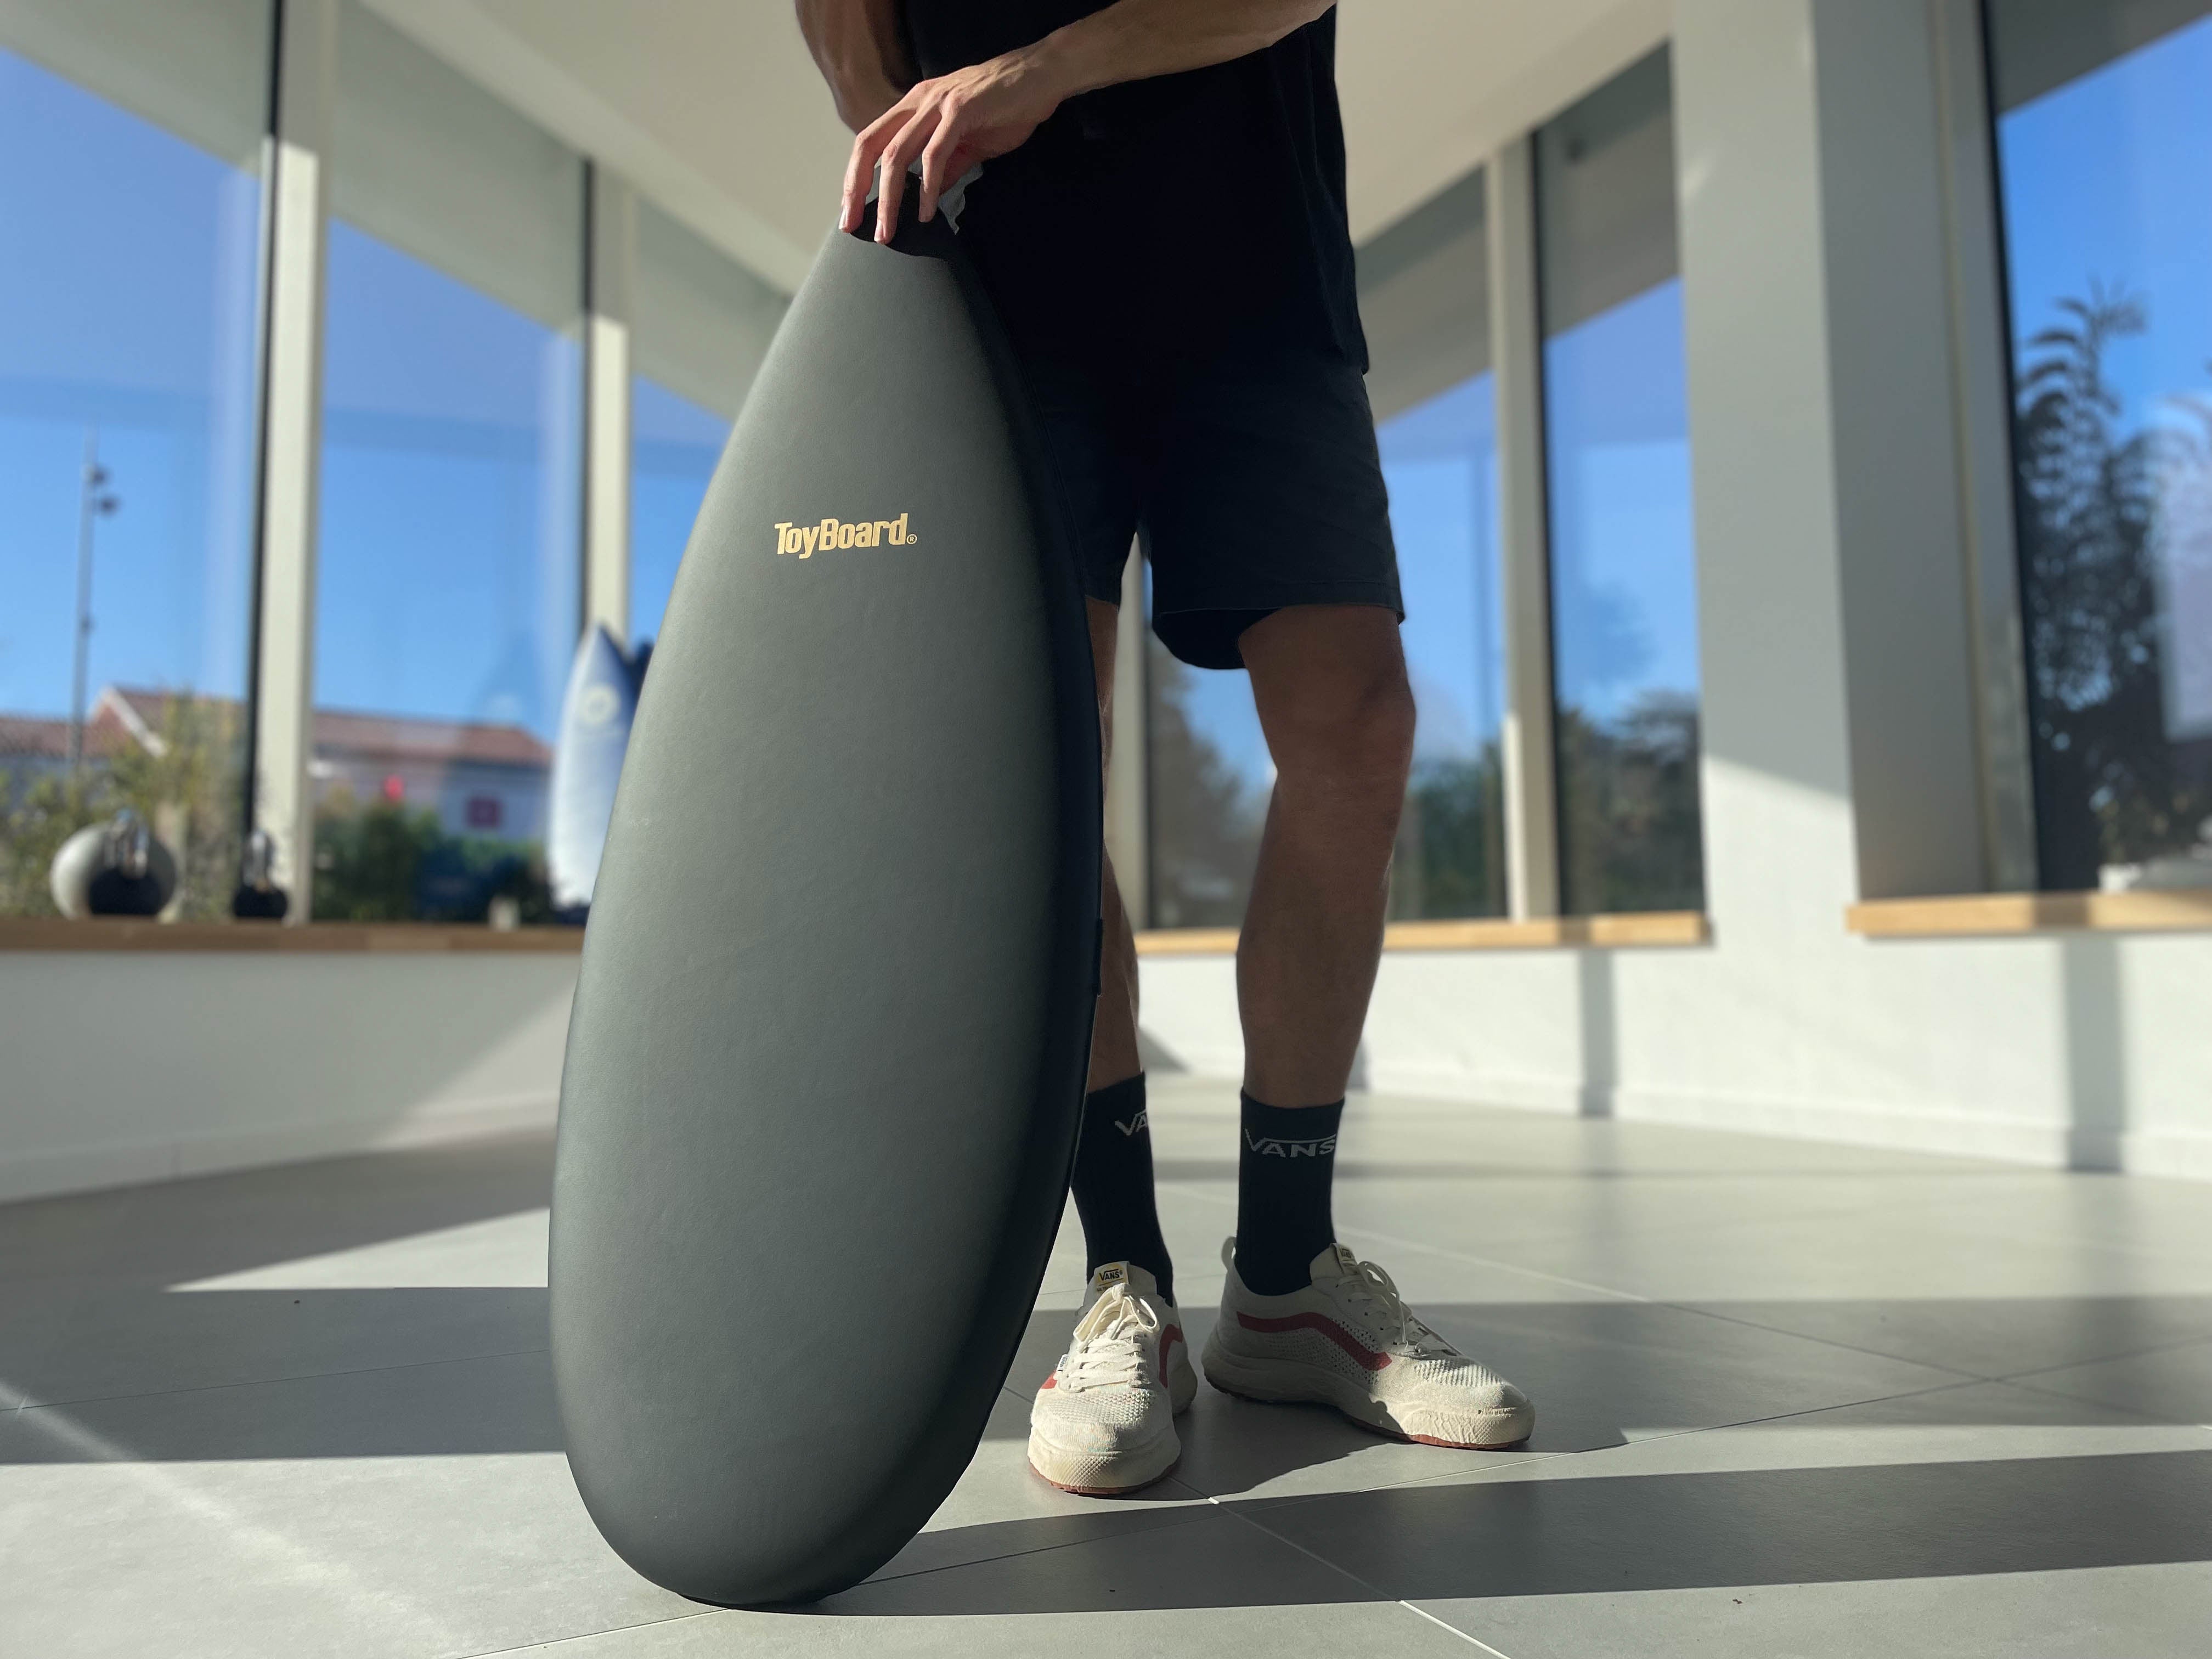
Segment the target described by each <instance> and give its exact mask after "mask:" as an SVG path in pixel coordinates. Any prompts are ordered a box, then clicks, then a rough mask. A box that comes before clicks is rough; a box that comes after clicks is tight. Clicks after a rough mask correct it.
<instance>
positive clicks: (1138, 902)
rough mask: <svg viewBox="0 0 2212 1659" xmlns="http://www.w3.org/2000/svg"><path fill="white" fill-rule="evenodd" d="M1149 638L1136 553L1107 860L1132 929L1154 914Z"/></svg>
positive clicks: (1110, 772)
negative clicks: (1148, 791)
mask: <svg viewBox="0 0 2212 1659" xmlns="http://www.w3.org/2000/svg"><path fill="white" fill-rule="evenodd" d="M1145 634H1146V628H1145V560H1144V555H1143V554H1142V553H1141V552H1140V551H1139V550H1137V549H1136V548H1134V547H1132V548H1131V549H1130V550H1129V562H1128V564H1127V566H1126V567H1124V568H1123V570H1122V573H1121V626H1120V629H1119V630H1118V631H1117V632H1116V634H1115V647H1114V752H1113V753H1112V754H1111V755H1110V756H1109V757H1107V762H1106V855H1107V857H1109V858H1110V859H1111V860H1113V861H1114V876H1115V880H1116V881H1118V882H1119V883H1120V884H1121V905H1122V908H1124V909H1126V910H1127V912H1128V913H1129V925H1130V926H1131V927H1146V926H1147V925H1148V923H1149V921H1150V919H1151V912H1152V887H1151V875H1150V869H1151V865H1150V860H1151V854H1152V838H1151V835H1150V833H1149V825H1150V820H1149V817H1148V816H1147V815H1148V812H1149V810H1150V809H1149V804H1148V802H1147V800H1146V775H1145V757H1146V749H1147V746H1148V744H1149V742H1150V738H1149V734H1148V733H1147V732H1146V717H1145V711H1146V702H1145Z"/></svg>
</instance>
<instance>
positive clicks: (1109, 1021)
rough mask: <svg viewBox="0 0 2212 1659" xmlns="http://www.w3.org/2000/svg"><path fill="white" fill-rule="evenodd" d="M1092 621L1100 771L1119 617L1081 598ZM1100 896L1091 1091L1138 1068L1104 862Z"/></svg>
mask: <svg viewBox="0 0 2212 1659" xmlns="http://www.w3.org/2000/svg"><path fill="white" fill-rule="evenodd" d="M1083 603H1084V606H1085V610H1087V611H1089V613H1090V620H1091V665H1092V667H1093V669H1094V670H1095V671H1097V678H1098V754H1099V763H1100V764H1101V765H1102V766H1103V764H1105V763H1106V760H1107V758H1108V757H1109V756H1110V755H1111V754H1112V752H1113V747H1114V651H1115V643H1116V641H1117V640H1118V637H1119V627H1118V624H1119V621H1120V617H1121V611H1120V609H1119V608H1118V607H1116V606H1115V605H1108V604H1107V603H1106V602H1105V601H1104V600H1103V599H1088V598H1086V599H1085V600H1084V601H1083ZM1103 868H1104V872H1105V890H1104V892H1103V894H1102V895H1101V899H1102V902H1103V904H1104V907H1105V908H1104V915H1105V918H1106V956H1105V960H1104V961H1103V963H1100V964H1099V969H1100V971H1099V976H1098V985H1099V989H1098V1018H1097V1024H1095V1025H1094V1026H1093V1027H1092V1028H1091V1081H1090V1082H1089V1083H1088V1084H1087V1085H1085V1086H1086V1087H1088V1088H1091V1089H1103V1088H1104V1087H1106V1085H1109V1084H1110V1083H1119V1082H1121V1081H1122V1080H1123V1079H1127V1078H1133V1077H1134V1076H1136V1074H1137V1073H1138V1072H1139V1070H1140V1069H1141V1068H1142V1066H1143V1061H1142V1060H1140V1059H1139V1056H1138V1053H1137V939H1136V935H1135V934H1134V933H1133V932H1132V931H1131V929H1130V927H1129V913H1128V912H1127V910H1125V909H1123V908H1121V888H1120V886H1119V885H1118V884H1116V883H1115V879H1114V866H1113V864H1112V862H1111V861H1110V860H1109V861H1107V862H1105V864H1104V866H1103Z"/></svg>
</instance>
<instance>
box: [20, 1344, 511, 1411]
mask: <svg viewBox="0 0 2212 1659" xmlns="http://www.w3.org/2000/svg"><path fill="white" fill-rule="evenodd" d="M550 1352H552V1349H551V1348H550V1346H544V1345H542V1344H541V1345H540V1346H537V1347H534V1348H501V1349H499V1350H498V1351H497V1352H493V1353H464V1354H455V1355H453V1357H452V1358H447V1359H403V1360H401V1361H399V1362H398V1364H392V1365H347V1366H343V1367H341V1368H340V1369H338V1370H331V1371H299V1372H296V1373H294V1374H293V1375H290V1376H249V1377H244V1378H241V1379H240V1380H239V1381H238V1382H235V1383H191V1384H188V1385H187V1386H185V1387H184V1388H181V1389H145V1390H144V1391H143V1392H141V1393H138V1394H92V1395H76V1396H73V1397H72V1398H70V1399H68V1400H33V1399H31V1398H30V1397H29V1396H28V1395H21V1394H16V1393H15V1390H14V1389H12V1388H10V1387H9V1384H8V1383H7V1382H6V1380H5V1379H4V1378H0V1393H5V1394H9V1395H14V1396H15V1401H16V1403H15V1406H14V1407H13V1408H12V1411H11V1414H12V1415H17V1416H20V1415H21V1413H25V1412H43V1411H55V1410H62V1409H65V1408H67V1407H72V1406H112V1405H115V1404H117V1403H118V1402H120V1401H126V1400H165V1399H167V1398H168V1397H169V1396H170V1395H183V1394H218V1393H221V1392H222V1390H223V1389H269V1388H275V1387H276V1386H278V1385H279V1384H281V1383H319V1382H321V1381H322V1380H323V1379H325V1377H333V1376H374V1375H375V1374H376V1373H377V1372H379V1371H412V1370H428V1369H429V1368H430V1367H432V1366H435V1365H471V1364H476V1363H477V1361H479V1360H484V1359H512V1358H515V1357H516V1356H518V1355H520V1354H526V1353H550Z"/></svg>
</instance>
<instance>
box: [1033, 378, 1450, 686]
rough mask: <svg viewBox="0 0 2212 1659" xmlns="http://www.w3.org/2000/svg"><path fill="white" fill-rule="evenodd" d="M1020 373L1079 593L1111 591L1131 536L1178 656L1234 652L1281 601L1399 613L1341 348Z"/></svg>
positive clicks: (1369, 426)
mask: <svg viewBox="0 0 2212 1659" xmlns="http://www.w3.org/2000/svg"><path fill="white" fill-rule="evenodd" d="M1023 371H1024V378H1025V380H1027V382H1028V384H1029V388H1030V403H1031V405H1032V410H1033V413H1034V415H1035V417H1036V428H1037V431H1038V435H1039V438H1040V441H1041V442H1042V447H1043V450H1044V459H1045V464H1046V466H1047V469H1048V471H1049V472H1050V474H1051V477H1052V482H1053V484H1054V489H1056V491H1057V493H1058V495H1059V497H1060V505H1061V507H1062V508H1063V509H1064V513H1065V518H1066V526H1067V530H1068V534H1069V537H1070V539H1071V544H1072V545H1073V547H1074V549H1075V552H1076V556H1077V558H1078V560H1079V563H1080V565H1081V568H1082V576H1083V586H1084V591H1085V592H1087V593H1089V594H1090V595H1091V597H1092V598H1094V599H1103V600H1105V601H1106V602H1107V603H1109V604H1118V603H1119V602H1120V600H1121V571H1122V566H1123V564H1124V562H1126V561H1127V558H1128V554H1129V544H1130V542H1131V541H1132V539H1133V538H1141V542H1142V545H1143V549H1144V555H1145V557H1146V559H1147V560H1148V561H1150V562H1151V564H1152V629H1153V631H1154V632H1155V633H1157V634H1158V635H1159V637H1160V641H1161V643H1162V644H1164V645H1165V646H1166V647H1167V648H1168V649H1169V650H1170V651H1172V652H1173V653H1175V654H1176V656H1177V657H1180V658H1181V659H1182V660H1183V661H1185V662H1187V663H1189V664H1190V665H1192V666H1194V667H1197V668H1241V667H1242V666H1243V660H1244V659H1243V656H1242V654H1241V653H1239V652H1238V650H1237V635H1240V634H1242V633H1243V631H1244V630H1245V629H1248V628H1249V627H1250V626H1251V625H1252V624H1253V623H1256V622H1258V621H1259V620H1260V619H1261V617H1266V616H1267V615H1269V614H1270V613H1271V612H1273V611H1279V610H1280V609H1282V608H1283V607H1284V606H1285V605H1381V606H1383V607H1384V608H1386V609H1388V610H1389V611H1391V612H1392V613H1393V614H1394V615H1395V616H1396V617H1398V618H1399V619H1400V620H1401V621H1403V620H1404V618H1405V614H1406V611H1405V606H1404V605H1403V604H1402V603H1401V600H1400V598H1399V592H1398V556H1397V551H1396V548H1395V544H1393V542H1392V541H1391V538H1390V514H1389V498H1388V496H1387V495H1386V494H1385V492H1384V490H1383V466H1382V461H1381V459H1380V458H1379V456H1378V455H1377V454H1376V447H1375V421H1374V416H1373V415H1372V414H1371V412H1370V410H1369V408H1368V403H1367V386H1366V382H1365V380H1363V379H1362V377H1361V375H1360V374H1359V371H1358V369H1356V368H1352V366H1351V365H1350V364H1348V363H1346V362H1341V361H1340V360H1338V359H1336V358H1334V357H1332V356H1328V355H1325V354H1323V353H1321V352H1317V351H1313V350H1310V349H1304V348H1297V347H1285V346H1274V345H1264V346H1263V345H1252V344H1246V343H1239V344H1238V345H1237V346H1235V347H1232V348H1230V349H1225V350H1221V351H1218V352H1217V353H1215V354H1213V355H1211V356H1207V357H1206V358H1204V359H1202V360H1200V361H1198V362H1181V363H1174V364H1139V363H1134V362H1122V363H1114V364H1107V363H1104V362H1101V361H1100V360H1096V359H1094V360H1093V361H1091V362H1085V363H1082V364H1073V363H1067V362H1054V361H1038V360H1030V361H1026V362H1024V364H1023Z"/></svg>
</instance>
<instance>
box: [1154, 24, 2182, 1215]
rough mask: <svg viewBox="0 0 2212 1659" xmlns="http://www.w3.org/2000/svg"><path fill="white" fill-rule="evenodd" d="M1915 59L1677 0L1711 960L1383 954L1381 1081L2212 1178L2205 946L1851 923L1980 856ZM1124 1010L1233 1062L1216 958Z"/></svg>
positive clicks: (1937, 277) (1918, 28) (1952, 454)
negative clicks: (1852, 929) (1902, 932)
mask: <svg viewBox="0 0 2212 1659" xmlns="http://www.w3.org/2000/svg"><path fill="white" fill-rule="evenodd" d="M1929 40H1930V35H1929V29H1928V21H1927V12H1926V10H1925V8H1924V3H1923V0H1679V3H1678V4H1677V6H1676V8H1675V20H1674V75H1675V89H1676V120H1677V130H1678V146H1679V164H1680V195H1681V212H1682V247H1683V266H1684V289H1685V306H1686V349H1687V355H1688V360H1689V374H1690V412H1691V423H1692V447H1693V452H1694V461H1693V465H1694V488H1695V491H1696V497H1697V530H1698V556H1699V590H1700V599H1699V604H1700V615H1699V625H1700V629H1701V632H1702V650H1703V671H1704V682H1705V693H1704V695H1705V724H1704V735H1705V763H1704V775H1703V784H1704V805H1705V854H1706V879H1707V890H1708V904H1707V908H1708V910H1709V912H1710V914H1711V918H1712V922H1713V933H1714V942H1713V943H1712V945H1710V946H1708V947H1704V948H1699V949H1694V950H1679V951H1615V952H1606V951H1543V952H1534V953H1522V952H1496V953H1472V952H1470V953H1457V954H1431V953H1407V954H1402V955H1394V956H1391V957H1386V959H1385V960H1384V962H1383V970H1382V975H1381V979H1380V981H1379V983H1378V986H1377V988H1376V999H1375V1004H1374V1008H1373V1011H1372V1013H1371V1014H1370V1018H1369V1021H1368V1027H1367V1035H1366V1046H1365V1053H1364V1072H1365V1075H1366V1078H1367V1080H1368V1081H1369V1082H1370V1084H1371V1085H1373V1086H1375V1087H1378V1088H1389V1089H1402V1090H1408V1091H1423V1092H1429V1093H1436V1094H1442V1095H1452V1096H1459V1097H1470V1098H1475V1099H1481V1100H1487V1101H1494V1102H1497V1103H1502V1104H1510V1105H1520V1106H1528V1107H1534V1108H1538V1109H1547V1110H1554V1111H1580V1112H1583V1113H1587V1114H1589V1115H1601V1116H1604V1115H1617V1116H1620V1117H1641V1118H1653V1119H1664V1120H1668V1121H1676V1122H1687V1123H1706V1124H1714V1125H1721V1126H1725V1127H1733V1128H1741V1129H1747V1130H1754V1131H1761V1132H1768V1133H1780V1134H1796V1135H1806V1136H1814V1137H1822V1138H1832V1139H1846V1140H1857V1141H1866V1142H1873V1143H1878V1144H1882V1145H1888V1146H1908V1147H1917V1148H1923V1149H1927V1150H1933V1151H1948V1152H1969V1153H1978V1154H1984V1155H1987V1156H1990V1157H1995V1158H2010V1159H2017V1160H2021V1161H2024V1162H2029V1163H2036V1164H2063V1163H2072V1164H2078V1165H2082V1166H2086V1167H2096V1168H2114V1167H2121V1168H2127V1169H2130V1170H2146V1171H2159V1172H2163V1173H2169V1174H2188V1175H2194V1176H2203V1177H2208V1178H2212V1019H2208V1018H2206V1012H2207V1010H2212V936H2206V935H2193V936H2192V935H2167V936H2134V937H2116V936H2110V935H2106V936H2087V935H2075V936H2057V935H2049V936H2043V937H2033V938H2024V939H1984V940H1927V941H1884V942H1880V943H1876V942H1873V941H1870V940H1867V939H1859V938H1857V937H1854V936H1852V935H1851V934H1850V933H1846V932H1845V930H1844V909H1845V907H1846V906H1848V905H1849V904H1850V903H1851V902H1854V901H1855V900H1857V899H1858V898H1860V897H1862V896H1883V890H1884V889H1887V891H1888V892H1897V891H1911V890H1921V891H1926V890H1930V889H1931V888H1936V889H1940V888H1941V887H1942V885H1943V884H1945V883H1946V882H1947V881H1955V882H1957V883H1958V884H1959V885H1960V886H1961V887H1964V888H1969V889H1970V888H1971V887H1972V885H1973V883H1974V875H1973V872H1972V869H1971V867H1970V866H1971V865H1972V855H1971V849H1972V848H1973V847H1974V845H1975V844H1976V843H1977V842H1978V835H1977V834H1976V827H1975V826H1974V824H1973V823H1972V822H1971V817H1970V815H1971V814H1972V811H1973V810H1974V808H1973V804H1972V790H1971V789H1968V788H1966V787H1961V786H1962V785H1963V783H1964V782H1965V780H1963V779H1961V778H1959V777H1957V776H1951V777H1948V778H1946V777H1944V776H1942V767H1943V766H1945V765H1947V764H1948V765H1952V766H1954V767H1956V766H1965V765H1969V764H1971V761H1970V759H1966V758H1962V757H1966V755H1967V754H1968V751H1969V750H1970V747H1971V745H1970V744H1969V743H1968V742H1967V741H1966V738H1965V737H1964V736H1963V735H1962V734H1964V733H1965V732H1966V731H1967V730H1968V728H1969V726H1970V723H1971V720H1972V710H1971V708H1967V707H1966V706H1965V705H1964V703H1963V702H1962V700H1963V699H1966V698H1967V697H1968V696H1970V695H1971V687H1970V685H1969V684H1968V679H1967V677H1966V675H1965V674H1964V673H1962V672H1961V671H1960V663H1961V661H1962V660H1963V657H1964V653H1965V652H1966V640H1965V637H1964V635H1965V630H1966V627H1967V626H1968V623H1967V621H1966V612H1965V608H1964V606H1963V605H1962V603H1961V594H1962V592H1963V582H1964V574H1963V573H1964V556H1963V551H1962V550H1961V548H1960V538H1961V535H1962V531H1961V529H1960V518H1961V513H1960V508H1959V507H1958V505H1957V503H1958V500H1959V495H1960V491H1961V490H1962V489H1964V487H1965V485H1964V482H1963V479H1962V477H1961V476H1960V466H1961V465H1963V463H1962V461H1961V459H1960V456H1959V453H1958V451H1957V447H1956V446H1955V445H1954V442H1953V441H1952V433H1953V424H1952V423H1953V422H1954V410H1953V409H1952V407H1951V403H1950V397H1949V392H1948V388H1947V368H1946V363H1947V357H1946V349H1947V346H1946V342H1945V340H1944V339H1943V337H1942V334H1943V330H1944V327H1945V322H1944V319H1943V317H1942V299H1943V296H1942V248H1941V246H1940V239H1941V237H1942V234H1943V232H1942V224H1941V222H1940V215H1939V214H1937V213H1936V209H1935V204H1934V203H1935V193H1936V182H1935V167H1936V156H1935V155H1934V153H1933V152H1934V149H1935V146H1936V143H1937V138H1936V132H1937V123H1936V120H1935V118H1934V112H1933V109H1932V107H1931V102H1932V100H1933V98H1934V96H1935V91H1934V86H1933V82H1932V80H1931V78H1930V76H1929V64H1928V63H1927V61H1926V58H1925V54H1926V53H1927V52H1929V49H1930V48H1929ZM1916 145H1917V147H1918V152H1919V153H1918V154H1917V156H1916V155H1915V153H1914V147H1915V146H1916ZM1921 174H1925V175H1926V176H1925V177H1922V176H1920V175H1921ZM1900 176H1902V179H1903V183H1902V185H1900V183H1899V179H1900ZM1900 271H1903V272H1905V273H1907V274H1908V275H1910V276H1911V278H1912V279H1913V281H1914V282H1915V283H1918V284H1920V285H1921V286H1922V287H1923V288H1925V289H1929V290H1930V291H1929V292H1925V293H1919V294H1917V298H1915V297H1914V295H1913V294H1912V293H1909V292H1908V293H1906V294H1905V295H1903V296H1902V297H1900V295H1899V294H1898V293H1895V292H1892V291H1890V290H1891V289H1893V287H1894V286H1895V285H1896V283H1898V282H1899V276H1898V273H1899V272H1900ZM1945 744H1948V745H1949V747H1948V750H1947V749H1946V748H1945V746H1944V745H1945ZM1962 848H1964V849H1966V850H1965V851H1963V852H1962V851H1961V849H1962ZM1142 988H1143V995H1144V1023H1145V1025H1146V1029H1147V1030H1148V1031H1149V1032H1150V1033H1151V1034H1152V1036H1153V1037H1154V1038H1155V1039H1156V1040H1157V1042H1158V1043H1159V1044H1160V1045H1162V1046H1164V1048H1166V1049H1168V1050H1169V1051H1170V1052H1171V1053H1172V1054H1175V1055H1176V1056H1177V1057H1179V1058H1180V1059H1181V1060H1183V1061H1184V1062H1185V1063H1187V1064H1188V1065H1190V1066H1193V1068H1194V1069H1197V1070H1201V1071H1208V1072H1219V1073H1234V1072H1235V1071H1237V1069H1238V1067H1239V1066H1240V1064H1241V1054H1240V1049H1239V1042H1238V1036H1237V1021H1236V1011H1235V1004H1234V994H1235V993H1234V984H1233V977H1232V969H1231V964H1230V963H1229V962H1228V961H1227V960H1226V959H1225V958H1192V957H1151V958H1147V959H1146V962H1145V964H1144V969H1143V987H1142Z"/></svg>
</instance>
